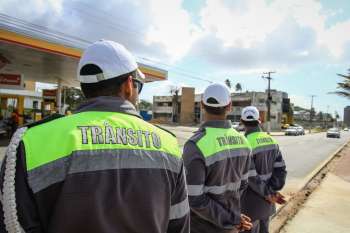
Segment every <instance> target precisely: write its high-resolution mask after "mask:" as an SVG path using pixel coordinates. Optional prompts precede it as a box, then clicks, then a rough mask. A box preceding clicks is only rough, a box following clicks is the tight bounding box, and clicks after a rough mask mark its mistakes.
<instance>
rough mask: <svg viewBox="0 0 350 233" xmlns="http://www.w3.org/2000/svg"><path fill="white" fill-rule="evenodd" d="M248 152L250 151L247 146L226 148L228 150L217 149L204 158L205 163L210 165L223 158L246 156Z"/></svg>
mask: <svg viewBox="0 0 350 233" xmlns="http://www.w3.org/2000/svg"><path fill="white" fill-rule="evenodd" d="M249 153H250V149H249V148H235V149H228V150H223V151H219V152H217V153H215V154H213V155H210V156H208V157H206V158H205V165H206V166H210V165H212V164H213V163H215V162H218V161H221V160H225V159H228V158H233V157H240V156H248V155H249Z"/></svg>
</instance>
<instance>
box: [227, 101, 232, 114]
mask: <svg viewBox="0 0 350 233" xmlns="http://www.w3.org/2000/svg"><path fill="white" fill-rule="evenodd" d="M227 112H228V113H230V112H232V101H231V102H230V104H229V105H228V106H227Z"/></svg>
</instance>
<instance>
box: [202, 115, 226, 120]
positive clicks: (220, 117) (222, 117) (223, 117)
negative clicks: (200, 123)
mask: <svg viewBox="0 0 350 233" xmlns="http://www.w3.org/2000/svg"><path fill="white" fill-rule="evenodd" d="M225 120H226V115H213V114H205V116H204V121H225Z"/></svg>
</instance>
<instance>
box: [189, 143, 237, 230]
mask: <svg viewBox="0 0 350 233" xmlns="http://www.w3.org/2000/svg"><path fill="white" fill-rule="evenodd" d="M183 158H184V162H185V167H186V177H187V184H188V195H189V203H190V207H191V211H193V212H194V213H196V214H197V215H198V216H200V217H201V218H203V219H205V220H206V221H209V222H211V223H213V224H214V225H216V226H218V227H220V228H222V229H233V227H234V226H235V225H238V224H239V223H240V216H235V215H234V214H233V213H230V212H229V211H227V210H226V209H225V208H223V206H221V205H220V203H218V202H216V201H215V200H214V199H212V198H211V197H210V196H209V195H207V194H206V193H205V192H204V186H205V180H206V167H205V162H204V159H203V155H202V154H201V152H200V151H199V149H198V148H197V146H196V145H195V143H194V142H192V141H189V142H187V143H186V145H185V147H184V154H183Z"/></svg>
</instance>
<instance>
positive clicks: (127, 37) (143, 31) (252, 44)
mask: <svg viewBox="0 0 350 233" xmlns="http://www.w3.org/2000/svg"><path fill="white" fill-rule="evenodd" d="M24 4H25V5H26V6H27V7H25V8H19V7H13V6H15V5H24ZM92 9H93V10H92ZM0 12H1V13H4V14H8V15H11V16H13V17H17V18H20V19H24V20H26V21H29V22H32V23H35V24H39V25H43V26H46V27H48V28H50V29H53V30H58V31H61V32H64V33H66V34H67V36H76V37H80V38H82V39H84V40H88V41H94V40H97V39H100V38H105V39H112V40H115V41H118V42H120V43H122V44H124V45H125V46H126V47H127V48H129V49H130V50H131V51H132V52H133V53H134V54H135V56H136V57H137V59H138V60H139V61H141V62H144V63H148V64H150V65H155V66H158V67H160V68H163V69H167V70H168V71H169V80H168V81H165V82H158V83H153V84H147V85H146V86H145V91H144V93H143V94H142V98H145V99H148V100H151V99H152V96H153V95H164V94H168V93H169V90H170V88H171V87H172V86H192V87H195V88H196V92H201V91H202V90H203V89H204V88H205V86H206V85H208V82H205V81H201V80H199V79H205V80H211V81H214V82H223V81H224V80H225V79H227V78H228V79H230V80H231V81H232V82H233V83H237V82H240V83H242V85H243V89H244V90H258V91H263V90H264V89H265V88H266V86H267V83H266V81H265V80H263V79H261V75H262V73H263V72H265V71H269V70H274V71H276V74H274V75H273V78H274V80H273V82H272V88H274V89H278V90H283V91H286V92H288V93H289V95H290V97H291V100H292V102H294V103H295V104H296V105H299V106H303V107H309V106H310V99H311V98H310V95H316V96H317V97H316V98H315V101H314V104H315V107H316V109H317V110H322V111H326V109H327V106H329V112H331V113H334V111H338V112H339V113H340V115H342V114H343V108H344V106H346V105H350V103H349V100H347V99H344V98H341V97H338V96H335V95H330V94H328V93H329V92H331V91H334V90H335V89H336V83H337V82H338V81H341V80H342V79H341V78H338V77H337V75H336V73H347V69H348V68H350V33H349V32H350V14H349V13H348V12H350V3H349V1H348V0H320V1H316V0H192V1H190V0H186V1H181V0H114V1H107V0H106V1H101V2H99V3H98V4H96V3H95V1H92V0H85V1H83V0H75V1H68V0H47V1H44V0H26V1H24V0H13V1H10V0H4V1H1V2H0ZM144 58H146V59H147V60H145V59H144Z"/></svg>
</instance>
